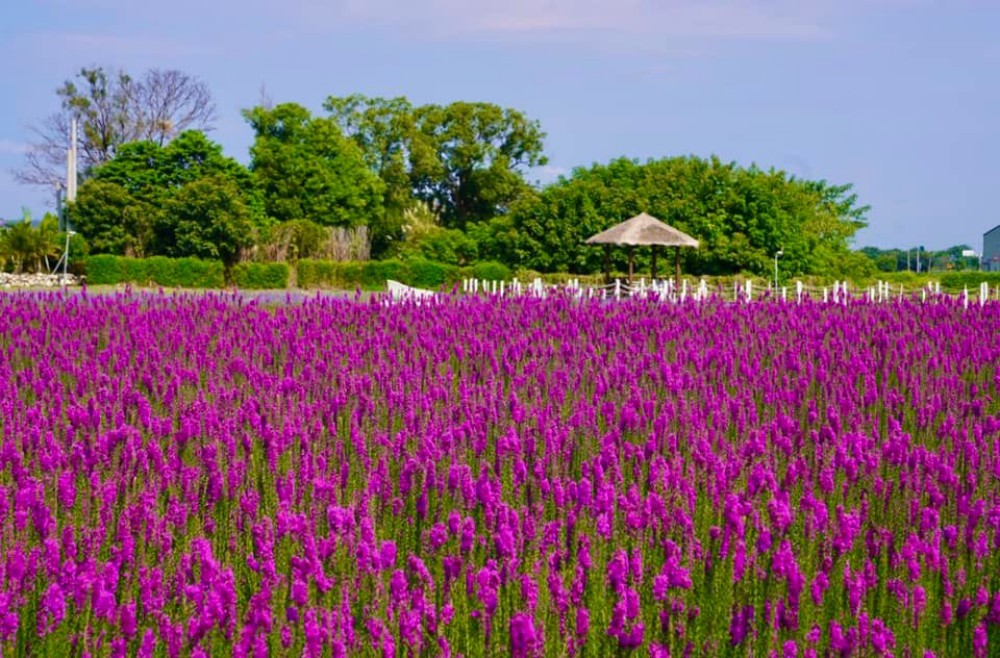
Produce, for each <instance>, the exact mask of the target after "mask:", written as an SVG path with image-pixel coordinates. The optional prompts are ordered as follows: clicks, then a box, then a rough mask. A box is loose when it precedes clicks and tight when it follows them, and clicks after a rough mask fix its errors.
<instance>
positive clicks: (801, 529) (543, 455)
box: [0, 294, 1000, 658]
mask: <svg viewBox="0 0 1000 658" xmlns="http://www.w3.org/2000/svg"><path fill="white" fill-rule="evenodd" d="M0 430H2V444H0V655H2V656H4V657H6V656H25V655H37V656H63V655H77V656H171V657H173V656H228V655H233V656H244V655H253V656H284V655H287V656H346V655H365V656H367V655H372V656H439V655H444V656H447V655H451V656H459V655H461V656H470V657H471V656H507V655H513V656H543V655H544V656H550V655H551V656H609V655H636V656H653V657H665V656H673V657H681V656H755V657H765V656H778V657H781V658H788V657H796V658H798V657H802V656H911V657H914V658H927V657H929V656H938V657H942V656H972V657H976V658H980V657H983V656H1000V304H997V303H992V302H990V303H987V304H986V305H984V306H982V307H980V306H978V305H974V306H971V307H970V308H968V309H964V308H963V307H962V305H961V304H960V303H957V302H949V301H943V302H940V303H934V304H926V305H925V304H919V303H915V302H914V303H911V302H899V303H891V304H864V303H859V302H851V303H849V304H848V305H846V306H840V305H826V304H821V303H818V302H808V303H804V304H802V305H797V304H791V303H789V304H783V303H771V302H760V303H754V304H725V303H721V302H713V301H709V302H704V303H700V304H699V303H687V304H683V305H670V304H661V303H657V302H653V301H628V302H621V303H599V302H593V303H588V302H580V301H575V300H570V299H548V300H536V299H528V298H522V299H513V300H484V299H479V298H455V299H446V300H445V301H443V302H441V303H432V304H427V305H415V304H397V305H391V306H386V305H383V304H380V303H378V300H377V299H372V300H369V301H367V302H358V301H354V300H349V299H333V298H316V299H310V300H305V301H302V302H300V303H293V304H279V305H265V304H261V303H259V302H255V301H247V300H245V299H244V300H241V299H240V298H237V297H234V296H222V295H203V296H195V295H191V296H171V295H162V294H161V295H155V294H153V295H131V294H119V295H109V296H104V297H101V296H98V297H90V296H87V295H86V294H83V295H74V296H60V295H58V294H30V295H29V294H13V295H0Z"/></svg>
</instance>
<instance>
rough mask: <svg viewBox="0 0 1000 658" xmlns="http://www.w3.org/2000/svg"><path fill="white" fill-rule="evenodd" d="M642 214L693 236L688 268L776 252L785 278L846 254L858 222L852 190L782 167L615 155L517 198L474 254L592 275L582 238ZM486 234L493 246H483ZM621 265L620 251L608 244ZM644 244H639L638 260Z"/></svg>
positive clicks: (750, 266) (765, 260)
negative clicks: (793, 173) (640, 159)
mask: <svg viewBox="0 0 1000 658" xmlns="http://www.w3.org/2000/svg"><path fill="white" fill-rule="evenodd" d="M640 212H648V213H650V214H652V215H654V216H656V217H659V218H660V219H662V220H663V221H665V222H667V223H668V224H671V225H673V226H676V227H677V228H679V229H681V230H682V231H684V232H686V233H689V234H690V235H693V236H694V237H696V238H698V239H699V240H700V241H701V248H699V249H697V250H694V249H686V250H682V258H683V261H684V263H685V268H686V269H687V270H688V271H691V272H695V273H704V274H730V273H736V272H757V273H762V274H763V273H768V272H769V271H770V268H771V267H773V258H774V254H775V253H776V252H777V251H778V250H779V249H780V250H782V251H783V256H782V270H783V271H784V272H786V273H788V274H802V273H807V272H812V271H815V270H816V269H817V268H818V267H819V266H820V263H829V261H830V259H831V258H836V257H838V256H841V255H846V254H847V253H848V246H849V239H850V238H851V236H853V234H854V232H855V231H857V230H858V228H860V227H861V226H863V225H864V217H865V213H866V212H867V208H866V207H863V206H859V205H858V204H857V199H856V198H855V197H854V196H853V194H851V188H850V186H832V185H829V184H827V183H825V182H822V181H820V182H813V181H800V180H797V179H795V178H792V177H789V176H788V175H787V174H785V173H784V172H781V171H775V170H769V171H764V170H761V169H758V168H756V167H750V168H741V167H738V166H736V165H735V164H733V163H724V162H721V161H720V160H718V159H717V158H711V159H707V160H706V159H701V158H695V157H678V158H667V159H662V160H651V161H649V162H645V163H640V162H637V161H634V160H629V159H624V158H623V159H619V160H614V161H612V162H610V163H609V164H607V165H596V166H593V167H590V168H579V169H576V170H575V171H574V172H573V173H572V175H571V176H569V177H566V178H562V179H560V180H559V181H558V182H556V183H554V184H552V185H550V186H548V187H547V188H545V189H544V190H543V191H542V192H541V193H539V194H538V195H532V196H527V197H525V198H524V199H523V201H522V202H520V203H518V204H516V205H515V206H514V208H513V209H512V212H511V214H510V217H509V218H503V219H499V220H494V222H492V223H491V224H490V225H489V226H487V227H480V228H479V229H478V230H477V233H478V234H479V235H480V236H482V238H481V245H480V246H481V249H480V251H481V253H485V254H487V255H490V256H492V257H496V254H495V253H494V252H500V253H504V252H505V253H506V254H507V260H508V262H510V261H511V260H512V261H514V263H516V264H519V265H522V266H526V267H530V268H532V269H537V270H540V271H559V270H568V271H571V272H579V273H587V272H598V271H600V268H601V265H602V262H603V253H602V251H601V250H600V249H598V248H595V247H591V246H587V245H585V244H584V240H586V238H588V237H589V236H591V235H593V234H595V233H598V232H599V231H601V230H604V229H606V228H608V227H609V226H611V225H613V224H615V223H618V222H620V221H623V220H625V219H628V218H629V217H631V216H633V215H635V214H638V213H640ZM490 236H493V237H494V239H498V240H500V241H501V244H499V245H497V244H490V243H486V244H483V242H485V241H486V240H488V239H489V238H490ZM612 254H613V258H614V266H615V267H617V268H622V269H624V267H625V265H626V258H627V252H626V251H625V250H624V249H619V250H612ZM647 254H648V250H639V252H638V254H637V255H638V256H639V258H640V262H641V263H642V264H643V265H644V264H645V258H647Z"/></svg>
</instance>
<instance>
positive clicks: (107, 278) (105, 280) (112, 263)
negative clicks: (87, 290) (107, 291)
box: [84, 254, 122, 285]
mask: <svg viewBox="0 0 1000 658" xmlns="http://www.w3.org/2000/svg"><path fill="white" fill-rule="evenodd" d="M119 259H120V258H119V256H112V255H110V254H100V255H97V256H91V257H89V258H88V259H87V260H86V261H85V262H84V263H85V264H84V268H85V272H86V276H87V283H88V284H89V285H114V284H116V283H121V281H122V271H121V268H120V267H119V266H118V261H119Z"/></svg>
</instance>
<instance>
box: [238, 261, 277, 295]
mask: <svg viewBox="0 0 1000 658" xmlns="http://www.w3.org/2000/svg"><path fill="white" fill-rule="evenodd" d="M232 274H233V283H234V284H236V287H237V288H244V289H254V290H274V289H284V288H287V287H288V274H289V269H288V263H239V264H237V265H236V266H235V267H234V268H233V273H232Z"/></svg>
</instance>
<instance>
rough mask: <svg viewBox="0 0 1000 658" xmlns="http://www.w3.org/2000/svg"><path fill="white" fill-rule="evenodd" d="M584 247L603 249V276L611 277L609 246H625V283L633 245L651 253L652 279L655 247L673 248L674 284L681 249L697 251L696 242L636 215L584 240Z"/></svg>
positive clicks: (655, 219) (649, 219) (650, 218)
mask: <svg viewBox="0 0 1000 658" xmlns="http://www.w3.org/2000/svg"><path fill="white" fill-rule="evenodd" d="M586 243H587V244H603V245H604V274H605V276H606V277H610V276H611V245H626V246H628V248H629V249H628V280H629V283H630V284H631V283H632V261H633V256H634V253H633V252H634V250H635V249H634V248H635V246H636V245H639V246H644V245H649V246H650V247H651V249H652V261H653V262H652V264H651V265H652V268H651V269H652V275H653V279H656V247H657V246H660V245H662V246H664V247H674V248H675V249H676V253H675V258H674V267H675V269H676V276H677V282H678V283H680V280H681V249H680V248H681V247H694V248H695V249H697V248H698V241H697V240H695V239H694V238H692V237H691V236H690V235H688V234H687V233H684V232H683V231H678V230H677V229H675V228H674V227H673V226H670V225H668V224H665V223H663V222H661V221H660V220H658V219H657V218H655V217H653V216H652V215H647V214H646V213H640V214H638V215H636V216H635V217H633V218H632V219H629V220H626V221H624V222H622V223H621V224H616V225H615V226H612V227H611V228H609V229H608V230H606V231H601V232H600V233H598V234H597V235H595V236H593V237H590V238H587V241H586Z"/></svg>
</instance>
